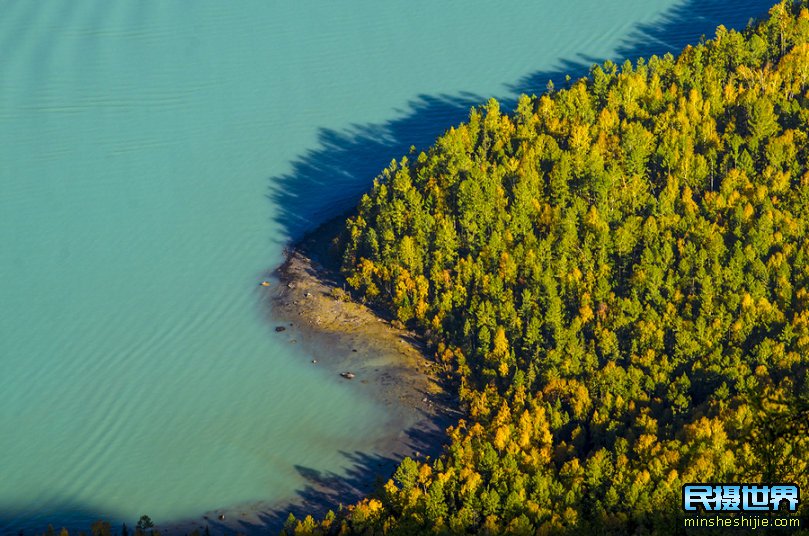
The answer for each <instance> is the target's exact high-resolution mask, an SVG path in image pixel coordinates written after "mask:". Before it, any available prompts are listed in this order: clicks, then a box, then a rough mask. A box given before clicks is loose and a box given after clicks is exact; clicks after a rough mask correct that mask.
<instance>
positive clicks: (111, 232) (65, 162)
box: [0, 0, 770, 533]
mask: <svg viewBox="0 0 809 536" xmlns="http://www.w3.org/2000/svg"><path fill="white" fill-rule="evenodd" d="M769 3H770V1H769V0H768V1H766V2H762V1H758V0H743V1H739V2H724V1H718V0H713V1H707V2H683V1H676V0H622V1H618V2H602V1H597V0H581V1H576V2H560V1H547V0H541V1H537V0H533V1H520V2H506V3H497V2H489V1H477V0H475V1H472V0H470V1H466V2H460V1H446V2H425V1H418V0H416V1H413V0H411V1H408V2H378V1H371V0H365V1H359V0H358V1H354V2H311V1H300V2H276V1H263V2H239V3H230V2H194V3H190V2H171V1H145V2H134V1H132V2H123V1H120V2H111V1H107V0H104V1H88V0H75V1H67V0H62V1H45V0H42V1H31V0H19V1H14V0H0V51H1V52H0V303H2V309H0V424H1V425H2V430H0V533H5V532H9V531H16V530H18V529H20V528H29V529H30V528H40V529H41V528H42V527H43V524H45V523H47V522H48V521H53V522H54V523H55V524H83V523H86V522H88V521H89V520H93V519H96V518H98V517H102V516H103V517H106V518H108V519H112V520H114V521H117V522H120V521H123V520H125V521H128V522H129V523H132V522H133V521H134V520H136V519H137V517H138V516H140V515H141V514H143V513H148V514H149V515H150V516H151V517H152V518H153V519H155V520H156V521H157V522H158V523H170V522H172V521H174V520H181V519H186V518H193V517H195V516H200V515H201V514H202V513H203V512H207V511H210V510H212V509H216V508H220V507H226V506H229V505H237V504H241V503H247V502H251V501H266V502H283V501H286V500H291V499H294V498H295V495H296V492H297V491H298V490H299V489H300V488H301V487H302V486H304V485H305V483H306V481H305V475H304V473H305V471H301V468H306V469H311V470H314V471H332V472H335V473H340V472H341V471H344V470H346V469H347V468H349V466H350V465H351V461H350V460H349V459H348V457H347V456H346V455H345V454H344V453H346V452H349V453H350V452H369V450H370V449H372V446H373V445H374V444H375V442H377V441H378V440H379V438H380V437H381V436H382V435H383V433H384V432H385V430H386V426H388V425H389V424H390V421H389V415H388V414H387V413H386V412H385V411H384V409H383V408H380V407H378V406H377V405H376V404H375V403H374V402H373V401H372V400H370V399H368V398H365V397H364V396H362V395H361V394H360V393H358V392H357V390H356V389H352V388H351V387H350V385H349V384H348V383H347V382H342V381H340V379H339V378H335V375H334V374H331V373H326V372H325V371H324V370H321V369H318V368H315V367H312V366H311V364H310V363H309V360H310V358H311V356H308V355H306V353H305V349H302V348H299V347H297V346H295V345H290V344H289V343H288V342H287V340H286V339H285V338H283V337H279V336H277V334H275V333H274V332H273V325H272V324H271V323H270V322H269V321H268V319H267V314H266V313H267V311H266V310H265V308H266V303H265V302H264V301H263V300H262V299H261V296H262V293H261V292H260V289H258V288H257V287H256V283H257V282H258V281H260V280H261V279H262V278H263V277H265V274H266V273H267V270H268V269H272V268H273V267H275V266H277V265H278V264H279V263H280V261H281V259H282V251H283V247H284V245H285V244H287V243H288V242H289V241H290V240H291V239H294V238H296V237H299V236H301V234H302V233H303V232H305V231H306V230H308V229H311V228H313V227H314V226H316V225H317V224H318V223H319V222H322V221H323V220H324V219H325V218H327V217H329V216H331V215H336V214H338V213H340V212H341V211H342V210H345V209H346V208H348V207H350V206H351V205H352V204H353V203H354V202H355V201H356V199H357V196H358V195H359V193H360V192H361V191H362V190H363V189H365V188H367V187H368V185H369V184H370V181H371V179H372V178H373V175H374V173H375V172H376V171H378V170H379V169H381V168H382V167H384V166H385V165H386V164H387V163H388V162H389V161H390V159H391V158H392V157H394V156H397V155H399V154H401V153H402V152H403V151H406V149H407V148H408V147H409V146H410V145H411V144H413V145H416V146H417V147H420V148H421V147H426V146H427V145H429V143H430V142H431V141H432V140H433V139H434V138H435V136H436V135H437V134H440V133H441V132H442V131H443V130H444V128H446V127H448V126H450V125H451V124H453V123H457V122H458V121H460V120H462V119H463V118H464V117H465V115H466V111H467V110H468V106H469V105H470V104H472V103H480V102H484V101H485V100H486V99H487V98H488V97H490V96H496V97H499V98H503V99H506V100H513V99H514V98H515V96H516V95H518V94H519V92H521V91H527V92H529V93H530V92H535V93H538V92H541V91H542V90H543V89H544V87H545V84H546V82H547V80H548V79H549V78H554V79H555V80H556V82H557V86H559V85H560V84H563V83H564V77H563V76H564V73H568V72H569V73H573V74H575V75H581V74H583V73H585V72H586V69H587V67H588V66H589V65H590V64H592V63H593V62H596V61H602V60H604V59H608V58H611V59H614V60H622V59H624V58H626V57H635V56H637V55H638V54H648V53H650V52H661V51H666V50H678V49H679V48H681V47H682V46H683V45H684V44H686V43H687V42H694V41H696V40H697V39H698V38H699V36H700V35H702V34H706V33H707V34H708V35H712V33H713V28H714V27H715V26H716V25H717V24H720V23H723V24H725V25H726V26H729V27H736V28H740V27H743V26H744V25H745V24H746V23H747V22H748V20H749V19H750V18H751V17H755V16H761V15H762V14H764V13H765V12H766V10H767V7H768V5H769Z"/></svg>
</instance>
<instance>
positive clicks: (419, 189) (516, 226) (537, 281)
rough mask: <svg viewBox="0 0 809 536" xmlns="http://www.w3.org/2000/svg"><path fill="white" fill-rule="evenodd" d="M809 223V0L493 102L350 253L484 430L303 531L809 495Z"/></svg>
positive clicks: (411, 464)
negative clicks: (721, 495) (685, 488)
mask: <svg viewBox="0 0 809 536" xmlns="http://www.w3.org/2000/svg"><path fill="white" fill-rule="evenodd" d="M807 226H809V10H807V2H806V0H804V1H802V2H799V3H798V4H796V5H793V4H792V3H791V2H783V3H780V4H778V5H776V6H775V7H774V8H773V9H772V10H771V12H770V18H769V19H768V20H766V21H765V22H763V23H761V24H760V25H758V26H756V27H754V28H750V29H748V30H746V31H744V32H735V31H728V30H726V29H725V28H723V27H720V28H719V29H718V30H717V32H716V36H715V38H713V39H712V40H709V41H706V42H704V43H702V44H699V45H696V46H692V47H688V48H686V49H685V50H684V51H683V52H682V53H681V54H680V55H679V57H674V56H671V55H667V56H664V57H652V58H650V59H648V60H643V59H640V60H637V62H636V63H634V64H633V63H630V62H626V63H625V64H623V65H615V64H613V63H610V62H607V63H605V64H604V65H601V66H595V67H593V69H592V71H591V73H590V76H589V77H587V78H585V79H582V80H579V81H576V82H574V83H572V84H571V85H570V86H569V87H567V88H565V89H562V90H558V91H556V90H553V89H549V91H548V92H547V93H546V94H543V95H542V96H539V97H530V98H529V97H527V96H523V97H522V98H521V99H520V100H519V103H518V105H517V107H516V109H515V111H514V112H513V113H511V114H505V113H503V112H502V111H501V110H500V107H499V105H498V103H497V102H496V101H494V100H492V101H490V102H489V103H488V104H487V105H485V106H483V107H481V108H480V109H475V110H472V112H471V114H470V116H469V120H468V122H467V123H466V124H463V125H460V126H457V127H455V128H451V129H450V130H449V131H447V132H446V133H445V134H444V135H443V136H442V137H441V138H440V139H438V140H437V142H436V143H435V145H434V146H433V147H431V148H430V149H429V150H428V151H426V152H423V153H416V152H413V153H411V154H410V155H408V156H406V157H404V158H402V159H401V160H400V161H398V162H393V163H391V165H390V167H389V168H388V169H385V170H384V171H383V172H382V173H381V175H380V176H379V177H378V178H377V179H376V180H375V182H374V186H373V189H372V191H370V192H369V193H368V194H367V195H365V196H363V198H362V200H361V201H360V203H359V206H358V208H357V210H356V212H355V214H354V215H353V216H352V217H351V218H350V219H349V220H348V222H347V226H346V231H345V233H344V237H343V240H342V245H341V247H342V251H343V259H344V261H343V270H344V273H345V275H346V278H347V280H348V282H349V284H350V286H351V287H352V288H353V290H354V292H355V296H356V297H357V298H358V299H362V300H365V301H367V302H371V303H374V304H376V305H377V306H381V307H383V308H384V309H387V310H388V311H390V312H391V314H393V315H394V316H395V317H396V318H398V319H399V320H400V321H401V322H403V323H405V324H408V325H410V326H412V327H414V328H416V329H418V330H419V331H420V332H421V333H423V334H424V337H425V338H427V339H428V340H429V341H430V342H431V343H432V344H433V345H434V346H433V347H434V348H435V355H436V359H437V361H438V362H439V363H440V364H441V365H442V366H443V368H444V370H445V372H446V374H447V375H448V376H449V377H450V378H451V379H452V385H455V386H456V388H457V389H458V392H459V396H460V399H461V401H462V405H463V408H464V410H465V412H466V418H464V419H463V420H461V421H460V422H458V423H457V425H455V426H453V427H452V428H451V429H450V430H449V433H448V438H447V442H448V446H447V447H446V449H445V452H444V454H443V455H442V456H441V457H439V458H438V459H435V460H430V461H428V462H417V461H413V460H410V459H405V460H404V462H403V463H402V464H401V466H400V467H399V468H398V470H397V471H396V473H395V475H394V478H393V479H392V480H390V481H389V482H388V483H387V484H386V485H385V486H384V489H383V490H381V491H380V493H379V494H377V496H374V497H372V498H369V499H366V500H365V501H363V502H362V503H360V504H358V505H354V506H353V507H351V508H349V509H347V510H346V511H344V513H343V515H338V516H336V517H335V516H331V515H330V516H329V517H328V518H327V519H326V520H323V521H320V522H315V521H313V520H312V519H311V518H308V519H306V520H303V521H291V522H290V523H289V524H288V529H287V530H288V532H290V533H292V532H296V531H297V532H301V533H304V532H307V531H309V532H310V531H313V530H314V531H317V532H321V531H322V532H332V533H338V532H339V533H359V534H456V533H459V534H464V533H476V534H477V533H480V534H504V533H513V534H534V533H540V534H556V533H562V534H567V533H575V534H604V533H610V534H630V533H631V534H645V533H675V532H681V531H682V530H683V529H681V528H680V526H681V524H678V521H677V520H678V516H679V515H681V486H682V485H683V484H684V483H690V482H737V481H755V482H762V481H763V482H795V483H797V484H799V485H800V486H801V487H802V488H803V490H804V493H806V492H809V482H808V481H807V474H808V473H807V469H808V468H807V465H808V464H809V430H807V423H808V422H809V411H808V409H809V403H808V401H809V395H808V393H807V389H808V388H807V364H809V353H808V352H809V233H808V232H807ZM803 503H804V504H803V505H802V508H803V515H804V518H803V519H804V526H809V522H807V521H806V517H805V516H806V510H807V508H806V504H807V501H806V500H804V501H803Z"/></svg>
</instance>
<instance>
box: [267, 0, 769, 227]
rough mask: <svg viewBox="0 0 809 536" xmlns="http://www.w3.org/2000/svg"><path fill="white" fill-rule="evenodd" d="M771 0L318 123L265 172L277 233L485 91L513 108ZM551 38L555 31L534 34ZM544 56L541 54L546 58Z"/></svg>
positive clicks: (674, 45)
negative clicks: (335, 124) (541, 66)
mask: <svg viewBox="0 0 809 536" xmlns="http://www.w3.org/2000/svg"><path fill="white" fill-rule="evenodd" d="M772 3H773V0H739V1H736V2H727V1H724V0H705V1H699V0H688V1H685V2H682V3H681V4H679V5H677V6H675V7H673V8H671V9H670V10H668V11H667V12H666V13H665V14H664V15H663V16H662V17H660V18H659V19H658V20H657V21H655V22H654V23H652V24H645V25H641V26H638V27H636V28H635V29H633V30H632V31H631V32H630V33H629V34H628V35H627V36H626V38H625V39H624V40H623V43H622V44H621V45H620V46H619V48H618V51H617V53H616V54H614V55H613V57H610V58H594V57H587V56H577V57H573V58H559V59H558V60H557V61H556V62H555V63H556V64H557V65H558V67H557V68H554V69H552V70H542V71H537V72H534V73H531V74H529V75H527V76H525V77H523V78H521V79H520V80H518V81H517V82H515V83H512V84H509V85H507V86H506V87H507V88H508V91H509V93H507V94H504V95H476V94H473V93H469V92H464V91H459V92H458V93H457V94H454V95H448V94H439V95H418V96H417V97H415V98H414V99H413V100H411V101H410V102H408V103H407V104H406V106H405V109H404V110H402V113H401V115H400V116H399V117H396V118H393V119H391V120H389V121H386V122H382V123H376V124H365V125H356V124H355V125H351V126H350V127H348V128H346V129H344V130H340V131H337V130H333V129H322V130H321V131H320V132H319V133H318V145H317V146H316V147H314V148H312V149H311V150H309V151H307V152H306V153H304V154H302V155H301V156H299V157H298V158H297V159H296V160H295V161H293V162H292V170H291V171H290V172H289V173H287V174H284V175H280V176H274V177H271V178H270V179H269V193H268V194H267V197H268V198H269V199H270V200H271V202H272V203H273V206H274V207H275V216H274V219H275V220H276V221H277V222H278V224H279V225H280V226H281V229H282V231H283V232H282V235H284V236H286V237H288V239H289V240H290V241H295V240H298V239H300V238H301V237H302V236H303V235H304V234H305V233H306V232H308V231H311V230H313V229H314V228H316V227H317V226H318V225H319V224H321V223H323V222H325V221H326V220H328V219H330V218H332V217H335V216H337V215H340V214H342V213H344V212H346V211H348V210H350V209H351V208H352V207H353V206H355V205H356V203H357V201H358V200H359V197H360V196H361V195H362V193H363V192H365V191H367V190H368V189H369V187H370V186H371V183H372V181H373V179H374V177H375V176H376V175H378V174H379V172H380V171H381V170H382V169H383V168H385V167H386V166H387V165H388V164H389V163H390V161H391V160H392V159H399V158H401V157H402V156H404V155H406V154H408V152H409V150H410V147H411V146H414V147H416V149H417V150H419V151H420V150H424V149H427V148H428V147H429V146H430V145H432V144H433V142H434V141H435V139H436V138H437V137H438V136H440V135H441V134H442V133H443V132H444V131H445V130H447V129H448V128H449V127H451V126H453V125H457V124H458V123H461V122H463V121H465V120H466V118H467V117H468V115H469V109H470V107H472V106H476V105H479V104H483V103H485V102H486V100H487V99H488V98H489V97H496V98H498V99H499V100H501V102H502V104H503V106H502V107H503V109H506V110H508V109H511V108H513V106H514V103H515V102H516V98H517V97H518V96H519V95H520V94H521V93H525V94H528V95H532V94H540V93H542V92H543V91H545V88H546V86H547V83H548V81H549V80H552V81H553V82H554V85H555V86H556V87H557V88H560V87H563V86H564V85H565V83H566V81H565V77H566V76H570V77H571V78H572V79H576V78H580V77H582V76H586V75H587V74H588V72H589V70H590V67H591V66H592V65H593V64H595V63H602V62H603V61H605V60H607V59H609V60H612V61H614V62H616V63H622V62H623V61H624V60H625V59H632V60H635V59H637V58H638V57H641V56H643V57H649V56H650V55H652V54H658V55H660V54H664V53H666V52H672V53H675V54H676V53H677V52H679V51H680V50H681V49H682V48H683V47H684V46H685V45H687V44H689V43H697V42H699V40H700V38H701V37H702V36H705V37H706V38H710V37H712V36H713V35H714V33H715V30H716V27H717V26H719V25H720V24H723V25H725V26H726V27H728V28H736V29H742V28H744V27H745V26H747V24H748V23H749V22H750V21H751V20H753V19H755V18H761V17H762V16H764V15H766V13H767V10H768V9H769V7H770V6H771V5H772ZM537 38H538V39H539V38H549V39H552V38H553V36H544V37H543V36H538V37H537ZM545 59H546V58H543V60H545Z"/></svg>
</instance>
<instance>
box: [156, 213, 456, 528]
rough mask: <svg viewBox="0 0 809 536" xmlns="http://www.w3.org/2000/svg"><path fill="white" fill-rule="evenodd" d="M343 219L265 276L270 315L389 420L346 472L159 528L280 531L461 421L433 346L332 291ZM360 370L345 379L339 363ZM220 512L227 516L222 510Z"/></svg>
mask: <svg viewBox="0 0 809 536" xmlns="http://www.w3.org/2000/svg"><path fill="white" fill-rule="evenodd" d="M342 221H344V218H337V219H335V220H332V221H330V222H327V223H326V224H324V225H323V226H321V227H320V228H318V229H317V230H315V231H314V232H312V233H310V234H309V235H308V236H307V237H306V238H304V239H303V240H302V241H301V242H299V243H298V244H297V245H296V246H295V247H293V248H290V249H288V250H287V251H286V254H285V256H286V260H285V262H284V263H283V264H282V265H281V266H280V267H278V268H277V269H276V270H274V271H273V272H272V273H271V275H270V276H269V277H268V278H267V280H268V281H269V282H270V286H269V287H262V288H261V289H260V290H261V291H263V292H264V293H265V297H264V298H263V300H265V301H266V305H267V307H266V310H267V321H268V322H270V326H271V327H274V328H275V333H273V335H275V336H278V337H284V338H285V339H286V340H287V341H288V343H289V344H300V345H302V346H303V348H304V349H305V350H306V353H307V354H308V355H311V356H312V358H313V359H316V360H317V363H310V365H311V366H316V367H323V368H326V370H328V371H329V372H330V373H331V374H333V376H334V378H335V380H334V381H341V382H350V383H351V386H352V387H353V388H356V389H358V390H360V391H362V392H363V393H364V394H366V395H367V396H369V397H370V398H371V399H372V400H374V401H376V402H377V403H378V404H380V405H382V406H384V407H385V411H386V412H387V413H388V415H389V421H388V427H387V430H386V431H385V433H383V434H382V435H381V437H379V438H378V439H377V440H376V441H375V442H374V443H373V444H370V445H368V448H367V454H357V455H356V456H355V457H354V458H355V459H352V458H349V461H350V463H351V464H352V466H351V468H350V469H349V470H348V472H347V474H334V473H329V474H317V475H305V476H306V479H307V484H306V487H305V488H304V489H302V490H297V491H295V492H293V493H294V494H295V495H296V497H293V498H292V499H290V500H286V501H282V502H281V503H278V502H276V503H267V502H255V503H250V504H242V505H235V506H231V507H225V508H222V509H218V510H215V511H211V512H207V513H206V514H204V515H201V516H200V517H198V518H196V519H188V520H185V521H181V522H176V523H171V524H169V525H164V526H162V527H159V528H160V529H161V530H162V532H163V534H167V535H168V534H183V533H190V532H191V531H193V530H198V531H199V532H200V533H203V531H204V529H205V526H206V525H207V526H208V527H209V529H210V531H211V532H212V533H223V532H225V533H231V534H233V533H242V534H247V535H250V534H259V533H260V534H268V533H270V534H272V533H277V531H278V530H280V528H281V527H282V525H283V522H284V521H285V520H286V518H287V515H288V514H289V512H290V511H292V512H294V513H295V514H296V515H297V516H299V517H300V515H301V514H303V515H305V514H307V513H311V514H313V515H318V514H320V515H323V514H324V513H325V512H326V511H327V510H328V509H336V508H337V507H338V505H339V504H340V503H342V504H350V503H351V502H354V501H356V500H357V499H359V498H360V497H362V496H364V495H367V494H368V493H370V492H371V491H373V490H374V488H375V487H376V486H377V485H378V484H379V483H380V482H384V481H386V480H387V479H388V478H389V477H390V476H391V474H392V472H393V471H394V470H395V467H396V466H397V465H398V462H399V461H401V459H402V458H404V457H405V456H411V457H424V456H434V455H436V454H438V453H439V452H440V449H441V445H442V444H443V442H444V430H445V428H446V427H447V426H449V425H450V424H452V423H453V422H454V421H455V420H457V418H458V416H459V413H458V412H457V410H456V409H455V401H454V400H455V399H454V398H452V397H451V396H449V395H447V394H446V392H447V391H446V390H444V389H442V387H441V385H440V380H439V375H438V374H437V370H436V368H435V363H434V361H433V360H432V356H431V355H429V353H428V349H427V348H426V347H425V345H424V344H423V343H422V342H421V341H420V340H419V339H418V337H417V336H416V334H414V333H412V332H409V331H407V330H402V329H397V328H396V327H394V326H393V325H391V323H390V322H389V321H388V320H386V319H383V318H381V317H380V316H378V315H377V314H375V313H374V312H373V311H372V310H371V309H369V308H368V307H366V306H364V305H362V304H359V303H356V302H353V301H350V300H347V299H346V298H347V295H345V297H344V298H338V297H336V296H339V295H341V294H342V293H341V292H340V291H339V290H337V291H335V289H341V288H342V281H341V278H340V276H339V274H338V273H337V272H336V271H335V269H334V263H333V262H330V257H329V243H330V237H332V236H335V234H336V229H338V228H339V226H340V225H341V224H342ZM348 371H350V372H351V373H353V374H354V378H353V379H350V380H349V379H345V378H342V377H341V376H340V373H341V372H348ZM220 515H224V516H225V518H224V520H220V519H219V516H220Z"/></svg>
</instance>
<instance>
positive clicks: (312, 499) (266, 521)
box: [238, 414, 452, 536]
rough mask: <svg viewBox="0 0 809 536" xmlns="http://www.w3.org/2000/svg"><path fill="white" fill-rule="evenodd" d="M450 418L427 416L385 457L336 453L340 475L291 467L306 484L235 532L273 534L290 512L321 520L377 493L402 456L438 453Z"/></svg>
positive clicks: (300, 516)
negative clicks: (343, 464) (342, 461)
mask: <svg viewBox="0 0 809 536" xmlns="http://www.w3.org/2000/svg"><path fill="white" fill-rule="evenodd" d="M451 421H452V418H451V417H450V416H449V415H447V414H440V415H433V416H430V417H427V416H426V415H425V421H422V422H421V424H419V425H416V426H414V427H412V428H409V429H408V430H406V431H405V432H404V439H403V440H402V441H401V442H400V448H398V449H396V450H395V451H393V452H387V453H386V454H377V453H368V452H359V451H355V452H343V451H341V452H340V453H341V454H342V455H343V456H344V457H345V459H346V460H347V461H348V464H349V467H348V469H346V470H345V471H343V472H341V473H337V472H333V471H321V470H318V469H313V468H311V467H304V466H300V465H298V466H295V470H296V471H297V472H298V474H299V475H300V476H301V477H303V479H304V480H305V482H306V484H305V486H304V487H303V488H302V489H300V490H298V491H297V492H296V497H295V498H294V499H292V500H291V501H288V502H284V503H282V504H279V505H277V506H275V507H273V508H270V509H267V510H266V511H264V512H262V513H260V514H259V515H258V520H259V522H258V523H250V522H245V521H240V522H239V525H238V529H239V531H240V532H241V533H243V534H246V535H248V536H249V535H252V534H268V533H269V534H277V533H278V532H279V531H280V530H281V529H282V528H283V526H284V523H285V522H286V520H287V518H288V516H289V514H290V513H292V514H294V515H295V517H296V518H297V519H298V520H302V519H303V518H304V517H306V516H307V515H312V516H314V517H315V518H316V519H318V518H322V517H323V516H325V515H326V513H327V512H328V511H329V510H333V511H335V512H337V511H338V510H339V508H340V507H341V506H349V505H351V504H353V503H356V502H357V501H358V500H360V499H361V498H363V497H366V496H368V495H369V494H371V493H373V492H375V491H377V490H379V489H380V487H381V486H382V485H383V484H384V483H385V482H387V480H388V479H389V478H391V477H392V475H393V473H394V471H395V470H396V467H398V465H399V463H400V462H401V461H402V459H403V458H405V457H406V456H410V457H414V458H416V459H421V460H424V459H426V458H427V457H430V458H433V457H435V456H437V455H438V454H440V452H441V449H442V444H443V438H444V430H445V428H446V427H447V426H448V425H449V424H450V422H451Z"/></svg>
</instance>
